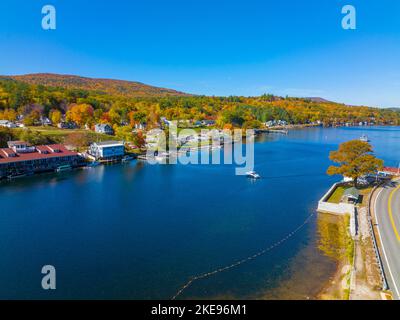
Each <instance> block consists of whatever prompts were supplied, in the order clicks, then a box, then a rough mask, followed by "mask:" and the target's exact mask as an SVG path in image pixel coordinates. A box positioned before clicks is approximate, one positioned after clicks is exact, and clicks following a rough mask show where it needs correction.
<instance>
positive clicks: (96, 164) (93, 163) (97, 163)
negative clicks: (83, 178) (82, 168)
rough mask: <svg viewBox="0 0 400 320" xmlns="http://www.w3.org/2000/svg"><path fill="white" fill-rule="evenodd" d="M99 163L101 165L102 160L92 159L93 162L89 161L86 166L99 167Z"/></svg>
mask: <svg viewBox="0 0 400 320" xmlns="http://www.w3.org/2000/svg"><path fill="white" fill-rule="evenodd" d="M99 165H100V162H98V161H92V162H90V163H88V164H87V165H86V167H89V168H93V167H97V166H99Z"/></svg>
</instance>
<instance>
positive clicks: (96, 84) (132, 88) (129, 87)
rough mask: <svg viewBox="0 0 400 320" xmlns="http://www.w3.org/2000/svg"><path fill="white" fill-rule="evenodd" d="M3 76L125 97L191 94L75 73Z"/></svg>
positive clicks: (27, 81) (38, 83) (33, 82)
mask: <svg viewBox="0 0 400 320" xmlns="http://www.w3.org/2000/svg"><path fill="white" fill-rule="evenodd" d="M2 78H6V79H7V78H8V79H13V80H16V81H20V82H25V83H28V84H33V85H43V86H49V87H63V88H69V89H82V90H93V91H98V92H102V93H106V94H110V95H122V96H125V97H165V96H190V95H189V94H186V93H183V92H179V91H176V90H172V89H166V88H159V87H154V86H150V85H146V84H143V83H140V82H132V81H125V80H111V79H95V78H86V77H80V76H73V75H61V74H51V73H37V74H27V75H19V76H2Z"/></svg>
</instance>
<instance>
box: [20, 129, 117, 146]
mask: <svg viewBox="0 0 400 320" xmlns="http://www.w3.org/2000/svg"><path fill="white" fill-rule="evenodd" d="M28 129H29V130H32V131H37V132H40V133H41V134H42V135H44V136H46V137H49V138H50V139H52V140H55V141H57V142H63V141H64V139H65V137H66V136H68V135H69V134H71V133H88V134H89V136H91V137H92V140H93V141H97V140H98V141H107V140H118V139H117V137H115V136H109V135H106V134H101V133H96V132H94V131H90V130H85V129H60V128H56V127H51V126H46V127H28Z"/></svg>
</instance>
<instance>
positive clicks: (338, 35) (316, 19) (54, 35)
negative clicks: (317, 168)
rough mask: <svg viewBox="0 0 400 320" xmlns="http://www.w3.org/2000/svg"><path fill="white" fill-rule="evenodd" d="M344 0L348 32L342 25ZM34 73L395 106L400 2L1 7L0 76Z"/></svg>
mask: <svg viewBox="0 0 400 320" xmlns="http://www.w3.org/2000/svg"><path fill="white" fill-rule="evenodd" d="M46 4H53V5H54V6H55V7H56V9H57V30H55V31H44V30H42V28H41V18H42V15H41V8H42V6H43V5H46ZM345 4H352V5H354V6H355V7H356V9H357V30H343V29H342V28H341V19H342V14H341V8H342V6H344V5H345ZM36 72H53V73H64V74H77V75H83V76H89V77H103V78H116V79H126V80H134V81H140V82H144V83H147V84H152V85H157V86H162V87H168V88H173V89H177V90H182V91H186V92H190V93H196V94H207V95H260V94H262V93H265V92H270V93H274V94H279V95H291V96H321V97H324V98H327V99H331V100H335V101H338V102H345V103H349V104H365V105H372V106H384V107H389V106H400V1H398V0H379V1H378V0H349V1H339V0H302V1H294V0H279V1H277V0H260V1H256V0H243V1H234V0H140V1H139V0H130V1H128V0H112V1H111V0H110V1H101V0H98V1H93V0H90V1H89V0H79V1H78V0H63V1H59V0H52V1H50V0H42V1H38V0H2V1H1V3H0V74H3V75H10V74H25V73H36Z"/></svg>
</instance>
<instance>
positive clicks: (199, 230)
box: [0, 127, 400, 299]
mask: <svg viewBox="0 0 400 320" xmlns="http://www.w3.org/2000/svg"><path fill="white" fill-rule="evenodd" d="M362 134H367V135H368V136H369V138H370V139H371V143H372V144H373V145H374V147H375V151H376V154H377V155H378V156H379V157H381V158H383V159H384V160H385V161H386V164H387V165H391V166H397V165H398V163H399V161H400V148H399V146H400V128H395V127H384V128H383V127H374V128H338V129H323V128H313V129H304V130H295V131H290V133H289V135H287V136H285V135H278V134H275V135H273V134H269V135H263V136H261V137H260V138H258V139H257V143H256V145H255V167H256V168H255V169H256V171H257V172H259V173H260V174H261V175H262V176H263V179H261V180H258V181H251V180H249V179H247V178H245V177H242V176H236V175H235V171H234V167H233V166H231V165H219V166H213V165H201V166H200V165H186V166H183V165H150V164H146V163H144V162H136V161H134V162H132V163H130V164H126V165H114V166H99V167H96V168H92V169H88V170H78V171H73V172H69V173H64V174H61V175H56V174H48V175H40V176H35V177H29V178H24V179H20V180H15V181H12V182H1V183H0V203H1V207H0V239H1V241H0V283H1V286H0V298H2V299H5V298H7V299H10V298H19V299H28V298H36V299H58V298H66V299H70V298H75V299H80V298H92V299H116V298H120V299H170V298H171V297H172V296H173V295H174V294H175V293H176V292H177V290H178V289H179V288H180V287H181V286H182V285H184V284H185V283H186V281H187V280H188V279H189V278H190V277H192V276H193V275H197V274H201V273H204V272H208V271H211V270H214V269H216V268H218V267H221V266H226V265H229V264H231V263H232V262H235V261H237V260H240V259H242V258H244V257H247V256H249V255H252V254H254V253H256V252H258V251H259V250H260V249H263V248H266V247H268V246H269V245H270V244H272V243H274V242H275V241H278V240H280V239H281V238H283V237H285V236H286V235H287V234H288V233H290V232H291V231H292V230H293V229H295V228H296V227H297V226H298V225H300V224H301V223H302V222H303V221H304V220H305V219H306V218H307V217H308V216H309V215H310V214H311V213H313V212H315V208H316V206H317V201H318V200H319V198H320V197H321V196H322V195H323V194H324V193H325V192H326V190H327V189H328V188H329V187H330V186H331V184H332V183H333V182H335V181H337V180H338V179H339V178H338V177H329V176H327V175H326V174H325V172H326V169H327V167H328V166H329V165H330V162H329V159H328V155H329V151H331V150H334V149H336V148H337V146H338V144H339V143H341V142H344V141H347V140H350V139H357V138H359V137H360V136H361V135H362ZM315 220H316V217H315V216H314V217H313V218H312V220H311V223H309V224H307V225H306V227H305V228H303V229H302V230H301V231H300V232H299V233H297V234H296V235H295V236H294V237H293V238H291V239H290V240H289V241H287V242H285V243H284V244H283V245H281V246H279V247H277V248H276V249H274V250H273V251H271V252H269V253H267V254H265V255H263V256H261V257H259V258H257V259H256V260H253V261H251V262H249V263H246V264H243V265H241V266H239V267H237V268H235V269H231V270H229V271H226V272H223V273H219V274H216V275H214V276H211V277H209V278H207V279H202V280H199V281H196V282H195V283H193V285H192V286H190V287H189V288H188V289H187V290H186V291H184V292H183V294H182V296H180V298H183V299H188V298H244V299H248V298H260V297H269V298H306V297H312V296H313V295H314V294H316V293H317V292H318V290H320V289H321V287H322V285H323V284H324V281H326V279H327V278H328V277H329V276H330V275H331V273H332V272H333V271H334V269H335V263H334V262H333V261H331V260H329V259H328V258H326V257H324V256H323V255H322V253H321V252H319V250H318V249H317V247H316V230H315V228H316V223H315ZM44 265H54V266H55V267H56V270H57V290H55V291H44V290H43V289H41V279H42V274H41V268H42V266H44ZM283 283H284V284H285V287H286V290H282V286H281V285H282V284H283Z"/></svg>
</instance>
